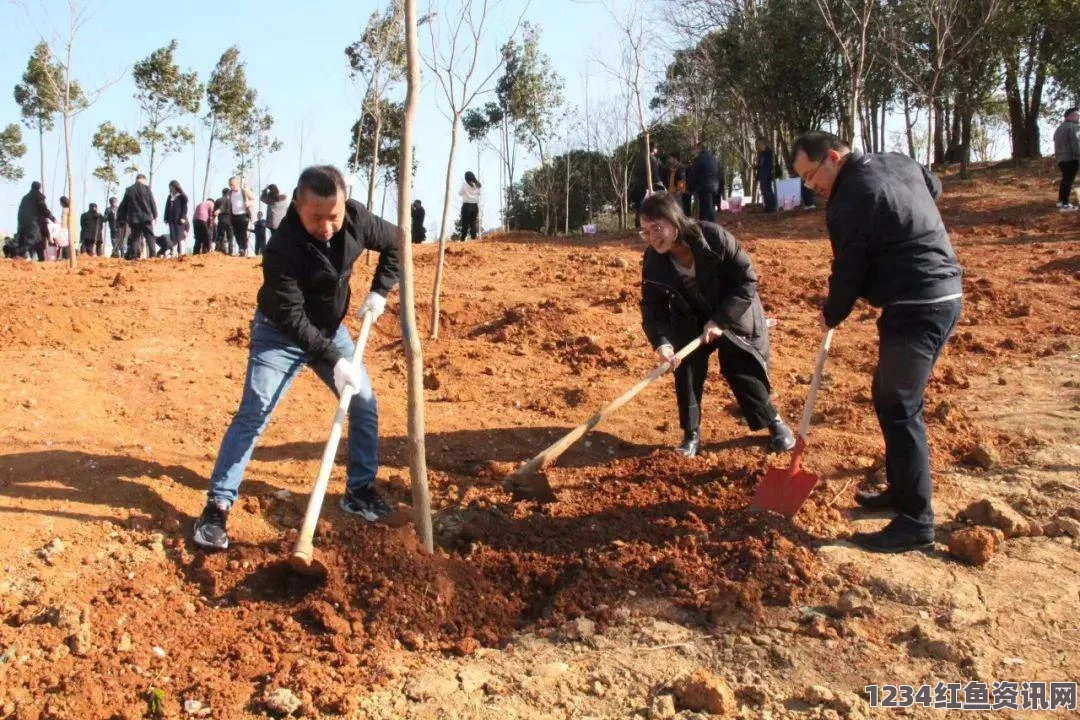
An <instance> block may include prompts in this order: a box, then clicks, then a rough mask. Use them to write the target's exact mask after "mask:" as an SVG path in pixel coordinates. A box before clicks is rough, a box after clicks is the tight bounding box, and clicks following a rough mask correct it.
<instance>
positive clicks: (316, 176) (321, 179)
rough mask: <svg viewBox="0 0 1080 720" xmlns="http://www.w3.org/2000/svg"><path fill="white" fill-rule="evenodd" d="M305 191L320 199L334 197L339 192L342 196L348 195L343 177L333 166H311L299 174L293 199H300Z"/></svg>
mask: <svg viewBox="0 0 1080 720" xmlns="http://www.w3.org/2000/svg"><path fill="white" fill-rule="evenodd" d="M305 190H307V191H308V192H310V193H312V194H313V195H315V196H317V197H321V198H328V197H336V196H337V194H338V193H339V192H340V193H342V194H343V195H344V194H347V193H348V189H347V188H346V187H345V177H344V176H343V175H342V174H341V171H340V170H338V169H337V168H336V167H334V166H333V165H312V166H311V167H309V168H306V169H305V170H304V172H302V173H300V179H299V180H297V181H296V195H295V197H300V193H302V192H303V191H305Z"/></svg>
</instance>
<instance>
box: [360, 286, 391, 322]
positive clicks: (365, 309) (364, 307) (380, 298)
mask: <svg viewBox="0 0 1080 720" xmlns="http://www.w3.org/2000/svg"><path fill="white" fill-rule="evenodd" d="M384 310H386V296H385V295H380V294H379V293H377V292H369V293H368V294H367V297H366V298H364V302H362V303H360V307H359V308H358V309H357V311H356V314H357V315H359V316H360V319H361V320H363V319H364V315H366V314H367V313H369V312H370V313H371V322H375V321H376V320H378V319H379V316H380V315H382V314H383V311H384Z"/></svg>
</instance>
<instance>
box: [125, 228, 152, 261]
mask: <svg viewBox="0 0 1080 720" xmlns="http://www.w3.org/2000/svg"><path fill="white" fill-rule="evenodd" d="M129 231H130V232H129V233H128V250H127V259H128V260H135V259H137V258H139V256H140V255H141V254H142V248H143V243H144V242H145V243H146V256H147V257H153V256H154V223H153V222H150V221H148V222H141V223H132V224H131V226H130V227H129Z"/></svg>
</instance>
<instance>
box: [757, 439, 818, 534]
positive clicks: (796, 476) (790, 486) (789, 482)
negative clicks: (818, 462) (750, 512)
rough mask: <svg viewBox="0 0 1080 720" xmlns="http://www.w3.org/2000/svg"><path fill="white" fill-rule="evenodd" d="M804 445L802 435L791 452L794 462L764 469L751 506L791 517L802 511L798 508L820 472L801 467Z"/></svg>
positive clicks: (815, 483)
mask: <svg viewBox="0 0 1080 720" xmlns="http://www.w3.org/2000/svg"><path fill="white" fill-rule="evenodd" d="M804 447H805V443H804V442H803V439H802V438H799V440H798V442H797V443H796V445H795V448H794V449H793V451H792V453H791V465H790V466H788V467H786V468H769V469H768V470H767V471H766V472H765V478H764V479H763V480H762V481H761V484H759V485H758V487H757V490H756V491H755V492H754V499H753V500H751V501H750V507H751V508H753V509H755V510H771V511H773V512H777V513H780V514H781V515H783V516H784V517H786V518H788V519H789V520H790V519H791V518H793V517H795V513H797V512H799V508H801V507H802V506H803V503H804V502H806V499H807V498H808V497H810V493H811V492H813V491H814V486H815V485H817V484H818V476H817V475H814V474H813V473H810V472H807V471H806V470H803V469H802V468H801V467H800V460H802V451H803V448H804Z"/></svg>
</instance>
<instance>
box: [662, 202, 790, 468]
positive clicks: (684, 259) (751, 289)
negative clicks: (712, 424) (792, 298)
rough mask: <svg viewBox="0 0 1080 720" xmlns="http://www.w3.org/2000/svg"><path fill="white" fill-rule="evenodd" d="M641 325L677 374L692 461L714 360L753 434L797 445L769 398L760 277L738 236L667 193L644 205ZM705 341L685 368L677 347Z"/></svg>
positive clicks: (780, 445)
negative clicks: (697, 216)
mask: <svg viewBox="0 0 1080 720" xmlns="http://www.w3.org/2000/svg"><path fill="white" fill-rule="evenodd" d="M641 236H642V237H643V238H644V239H645V240H646V241H647V242H648V243H649V247H648V248H647V249H646V250H645V258H644V262H643V264H642V282H641V319H642V325H643V327H644V329H645V334H646V336H648V338H649V342H650V343H652V346H653V348H655V349H656V351H657V353H658V354H659V355H660V361H661V363H666V364H668V365H670V366H672V367H674V368H675V397H676V400H677V401H678V405H679V425H680V427H682V430H683V441H682V444H681V445H679V447H678V448H676V452H678V453H680V454H682V455H685V456H686V457H693V456H694V455H696V454H697V451H698V447H699V446H700V444H701V436H700V432H699V428H700V424H701V398H702V394H703V392H704V389H705V374H706V371H707V370H708V367H709V356H710V355H712V354H713V353H716V354H717V355H718V356H719V358H720V372H721V374H722V375H723V376H724V379H725V380H726V381H727V384H728V387H730V388H731V391H732V393H734V395H735V400H736V401H737V402H738V403H739V407H740V408H741V409H742V413H743V417H745V418H746V422H747V424H748V425H749V426H750V429H751V430H760V429H762V428H768V429H769V435H770V441H769V447H770V448H771V449H772V450H774V451H776V452H781V451H785V450H790V449H791V448H792V447H794V446H795V436H794V434H793V433H792V432H791V428H789V427H788V426H787V424H786V423H785V422H784V421H783V419H782V418H781V417H780V415H779V413H777V411H776V408H774V407H773V404H772V401H771V400H770V399H769V393H770V390H771V388H770V385H769V372H768V371H769V330H768V327H767V326H766V324H765V311H764V309H763V308H762V307H761V300H760V298H758V294H757V275H755V274H754V269H753V268H752V267H751V266H750V258H749V257H748V256H747V255H746V253H745V252H743V251H742V249H741V248H740V247H739V244H738V243H737V242H736V241H735V238H734V237H732V236H731V234H730V233H728V232H727V231H726V230H724V229H723V228H722V227H720V226H719V225H716V224H714V223H711V222H701V223H698V222H694V221H693V220H691V219H690V218H688V217H686V215H684V214H683V211H682V207H680V205H679V203H678V202H677V201H676V200H675V198H674V197H673V196H672V195H670V194H669V193H657V194H655V195H653V196H651V197H648V198H645V200H644V201H643V202H642V204H641ZM699 336H701V337H702V338H703V340H704V345H703V346H702V347H701V348H699V349H698V350H697V351H695V352H694V353H692V354H691V355H690V356H689V357H687V358H686V359H685V360H683V361H682V362H679V360H678V358H676V357H675V353H676V351H677V349H678V348H681V347H683V346H684V345H686V344H687V343H689V342H690V341H691V340H693V339H694V338H696V337H699Z"/></svg>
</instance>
